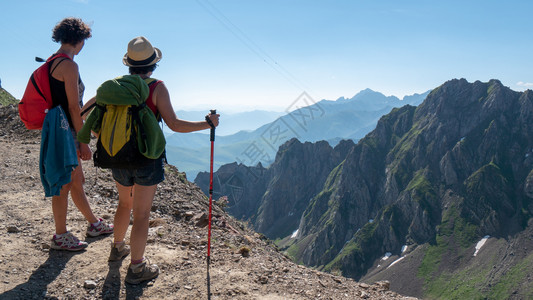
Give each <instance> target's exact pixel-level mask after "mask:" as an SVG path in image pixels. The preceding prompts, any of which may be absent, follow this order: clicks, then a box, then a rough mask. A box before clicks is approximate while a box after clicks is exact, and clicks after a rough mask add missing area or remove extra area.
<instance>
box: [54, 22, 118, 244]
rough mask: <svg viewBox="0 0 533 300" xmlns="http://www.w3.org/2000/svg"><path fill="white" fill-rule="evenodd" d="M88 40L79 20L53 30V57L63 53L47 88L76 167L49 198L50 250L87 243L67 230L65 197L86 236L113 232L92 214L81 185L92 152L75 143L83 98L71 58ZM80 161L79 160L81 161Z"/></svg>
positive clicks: (86, 26) (86, 147) (86, 32)
mask: <svg viewBox="0 0 533 300" xmlns="http://www.w3.org/2000/svg"><path fill="white" fill-rule="evenodd" d="M90 37H91V28H90V27H89V26H88V25H87V24H85V23H84V22H83V21H82V20H81V19H78V18H66V19H63V20H62V21H61V22H59V23H58V24H57V25H56V26H55V28H54V29H53V34H52V40H53V41H55V42H57V43H60V44H61V46H60V47H59V49H58V50H57V52H56V53H55V54H54V55H53V56H55V55H57V54H63V56H61V57H59V58H56V59H55V60H53V61H52V62H51V65H50V76H49V78H50V89H51V92H52V102H53V106H54V107H55V106H60V107H61V108H62V109H63V111H64V112H65V116H66V118H67V120H68V123H69V126H70V130H71V133H72V135H73V137H74V139H73V140H74V143H75V147H76V152H77V156H78V157H77V160H78V166H77V167H76V168H75V169H74V171H72V173H71V181H70V182H69V183H67V184H65V185H63V186H62V187H61V190H60V192H59V195H58V196H52V211H53V214H54V222H55V227H56V233H55V234H54V236H53V238H52V242H51V248H52V249H56V250H68V251H79V250H83V249H85V248H87V243H86V242H83V241H80V240H79V239H78V238H77V237H76V236H74V235H73V234H72V233H71V232H69V231H68V230H67V224H66V220H67V207H68V194H69V192H70V196H71V198H72V201H73V202H74V204H75V205H76V207H77V208H78V209H79V211H80V212H81V213H82V214H83V216H84V217H85V219H87V221H88V222H89V224H88V227H87V236H93V237H95V236H99V235H102V234H110V233H112V232H113V225H108V224H106V223H104V222H103V220H102V219H101V218H96V216H95V215H94V214H93V212H92V210H91V207H90V205H89V201H88V200H87V196H86V195H85V190H84V188H83V184H84V182H85V177H84V175H83V170H82V165H81V160H90V159H91V156H92V153H91V149H90V148H89V145H87V144H83V143H79V142H77V141H76V133H77V132H78V131H79V130H80V129H81V127H82V126H83V120H82V118H81V115H80V112H81V107H82V105H83V102H82V97H83V92H84V89H85V87H84V85H83V82H82V81H81V79H80V76H79V71H78V65H77V64H76V63H75V62H74V56H76V55H78V54H79V53H80V51H81V49H82V48H83V46H84V45H85V40H86V39H88V38H90ZM80 159H81V160H80Z"/></svg>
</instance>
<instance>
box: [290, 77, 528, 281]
mask: <svg viewBox="0 0 533 300" xmlns="http://www.w3.org/2000/svg"><path fill="white" fill-rule="evenodd" d="M532 100H533V98H532V93H531V91H527V92H524V93H518V92H514V91H511V90H510V89H508V88H506V87H504V86H503V85H502V84H501V83H500V82H499V81H496V80H493V81H490V82H488V83H481V82H475V83H468V82H466V80H452V81H449V82H447V83H445V84H444V85H442V86H441V87H439V88H437V89H435V90H434V91H433V92H432V93H431V94H430V95H429V96H428V97H427V99H426V100H425V101H424V103H422V104H421V105H420V106H419V107H417V108H414V107H403V108H401V109H397V110H395V111H393V112H391V114H389V115H388V116H386V117H384V118H382V119H381V120H380V122H379V124H378V126H377V128H376V130H375V131H373V132H372V133H371V134H369V135H368V136H367V137H365V138H364V139H363V140H362V141H361V142H360V143H358V144H357V145H356V146H355V147H354V149H353V151H351V152H350V154H349V155H348V156H347V158H346V160H345V161H344V163H343V164H342V165H340V166H339V167H338V168H339V170H336V171H335V172H333V173H332V174H331V175H330V178H331V180H330V181H329V185H327V186H325V187H324V189H323V191H322V194H319V195H317V196H316V197H315V198H314V199H313V200H312V201H311V205H310V206H309V207H308V209H307V210H306V212H305V213H304V216H303V218H302V220H301V223H300V228H299V235H298V237H297V241H296V243H295V244H294V245H293V246H292V250H293V251H292V253H293V255H294V257H295V258H296V259H297V260H299V261H301V262H303V263H305V264H308V265H312V266H316V267H321V268H324V269H326V270H340V271H341V272H342V273H343V274H345V275H348V276H351V277H356V278H358V277H360V276H361V275H363V274H365V272H366V271H367V270H368V269H369V268H370V266H371V265H372V264H373V261H374V260H376V259H378V258H380V256H382V255H383V254H384V253H387V252H390V253H400V249H401V247H402V245H406V244H424V243H436V242H438V241H439V238H441V237H452V238H453V239H454V240H455V241H456V242H458V243H462V244H464V245H468V244H469V243H473V242H474V241H475V240H476V239H478V238H479V237H482V236H484V235H490V236H506V235H509V234H513V233H516V232H517V231H520V230H521V229H523V228H524V226H525V224H526V222H527V219H528V218H529V217H530V214H531V206H530V198H529V197H527V195H526V193H525V192H524V188H525V187H526V186H527V180H526V179H527V176H528V174H529V173H530V172H531V170H532V168H533V160H532V158H531V154H532V152H531V151H532V148H533V139H532V138H533V130H532V128H531V121H532V120H533V115H532V110H531V105H532V104H533V101H532ZM369 220H371V221H369ZM459 226H460V228H459ZM459 229H460V231H461V234H460V235H457V236H455V235H454V234H453V231H454V230H459Z"/></svg>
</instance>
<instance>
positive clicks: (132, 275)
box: [109, 36, 219, 284]
mask: <svg viewBox="0 0 533 300" xmlns="http://www.w3.org/2000/svg"><path fill="white" fill-rule="evenodd" d="M161 58H162V53H161V51H160V50H159V49H158V48H155V47H153V46H152V44H151V43H150V42H149V41H148V39H146V38H145V37H142V36H140V37H136V38H134V39H133V40H131V41H130V42H129V44H128V50H127V53H126V55H124V58H123V63H124V65H126V66H128V67H129V73H130V74H132V75H139V76H140V77H141V78H143V79H144V80H145V81H147V82H154V81H155V83H153V84H150V94H149V96H148V99H147V100H146V104H147V106H148V107H150V109H152V111H153V112H154V114H155V115H156V116H161V118H162V119H163V120H164V121H165V123H166V124H167V126H168V127H169V128H170V129H171V130H173V131H176V132H193V131H198V130H203V129H209V128H211V126H210V125H209V124H208V123H207V122H206V121H200V122H192V121H185V120H180V119H178V118H177V116H176V114H175V112H174V108H173V107H172V104H171V102H170V95H169V92H168V89H167V87H166V86H165V84H164V83H163V82H162V81H158V80H154V79H152V78H150V76H151V75H152V73H153V72H154V70H155V69H156V67H157V63H158V62H159V61H160V60H161ZM208 117H209V119H210V120H211V122H212V123H213V124H214V125H215V126H217V125H218V118H219V115H218V114H212V115H211V114H210V115H209V116H208ZM163 161H164V155H163V157H161V158H159V159H155V160H154V161H153V164H150V165H149V166H147V167H142V168H138V169H112V172H113V178H114V179H115V183H116V186H117V189H118V193H119V204H118V208H117V211H116V214H115V221H114V225H115V232H114V241H113V245H112V248H111V254H110V256H109V260H110V261H114V260H120V259H122V258H124V257H125V256H127V255H128V254H129V253H130V248H129V247H128V246H126V245H125V243H124V238H125V235H126V231H127V229H128V225H129V222H130V213H131V212H132V210H133V225H132V229H131V233H130V247H131V263H130V265H129V268H128V273H127V275H126V278H125V281H126V282H127V283H131V284H137V283H140V282H142V281H146V280H151V279H153V278H155V277H157V275H158V274H159V268H158V267H157V265H148V264H147V263H146V259H145V258H144V251H145V247H146V240H147V238H148V225H149V217H150V209H151V207H152V202H153V199H154V196H155V192H156V189H157V185H158V184H159V183H160V182H162V181H163V180H164V169H163Z"/></svg>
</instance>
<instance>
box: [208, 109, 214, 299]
mask: <svg viewBox="0 0 533 300" xmlns="http://www.w3.org/2000/svg"><path fill="white" fill-rule="evenodd" d="M216 113H217V111H216V109H212V110H211V114H212V115H214V114H216ZM205 120H206V121H207V123H208V124H209V126H211V137H210V141H211V162H210V164H209V223H208V224H209V225H208V231H207V299H211V278H210V276H209V264H210V263H211V216H212V207H213V156H214V151H213V149H214V146H215V125H214V124H213V122H211V119H209V116H205Z"/></svg>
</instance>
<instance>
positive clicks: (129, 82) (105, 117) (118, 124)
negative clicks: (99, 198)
mask: <svg viewBox="0 0 533 300" xmlns="http://www.w3.org/2000/svg"><path fill="white" fill-rule="evenodd" d="M148 95H149V88H148V84H147V83H146V82H145V80H143V79H142V78H141V77H140V76H138V75H125V76H121V77H117V78H114V79H111V80H108V81H106V82H104V83H102V85H101V86H100V87H99V88H98V89H97V92H96V108H95V109H94V110H93V111H92V112H91V113H90V114H89V116H88V117H87V120H86V122H85V124H84V125H83V127H82V129H81V130H80V131H79V132H78V136H77V138H78V140H79V141H80V142H82V143H89V141H90V135H91V131H94V132H95V133H97V134H98V143H97V151H96V152H99V149H98V148H99V146H100V145H101V148H103V150H105V152H106V153H98V154H97V153H96V152H95V164H96V165H98V162H97V157H98V156H100V157H99V158H102V157H104V160H107V159H109V160H113V162H112V163H110V165H109V166H107V165H108V163H107V162H104V163H103V165H102V164H101V167H104V168H105V167H112V168H113V167H117V168H120V167H135V164H136V163H140V162H139V160H141V161H142V160H143V159H142V158H141V159H139V158H135V157H134V156H135V154H136V153H130V152H139V153H141V154H142V156H144V157H146V158H148V159H157V158H159V157H161V156H162V154H163V152H164V150H165V145H166V141H165V137H164V135H163V132H162V130H161V128H160V127H159V123H158V121H157V119H156V117H155V116H154V114H153V112H152V110H150V108H148V107H147V106H146V99H147V98H148ZM132 140H136V142H135V145H128V143H131V142H133V141H132ZM125 146H127V147H125ZM130 148H131V149H130ZM100 152H103V151H100ZM117 155H118V157H117ZM130 160H132V161H130ZM132 163H133V165H132ZM122 165H123V166H122Z"/></svg>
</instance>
